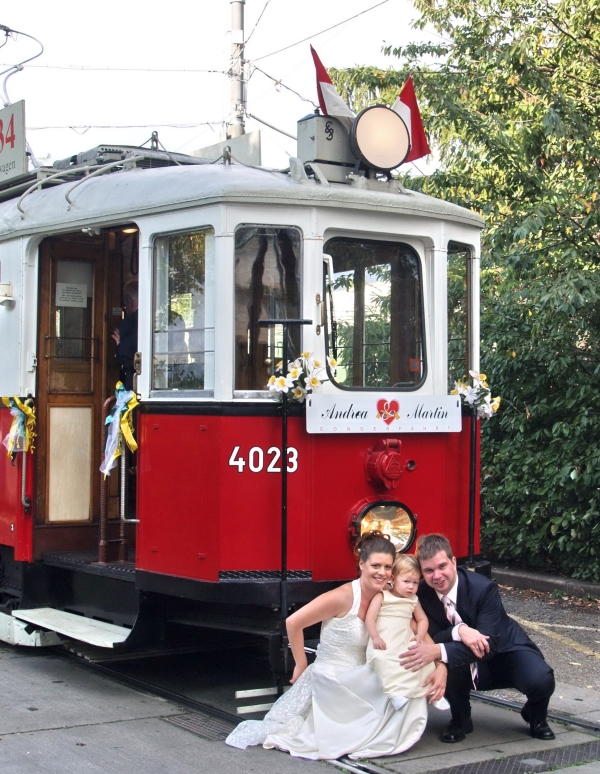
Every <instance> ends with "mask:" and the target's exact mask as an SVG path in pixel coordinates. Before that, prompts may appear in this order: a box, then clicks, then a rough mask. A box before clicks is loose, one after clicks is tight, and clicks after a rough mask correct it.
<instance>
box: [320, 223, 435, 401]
mask: <svg viewBox="0 0 600 774" xmlns="http://www.w3.org/2000/svg"><path fill="white" fill-rule="evenodd" d="M325 252H326V253H327V254H328V255H330V256H331V257H332V260H333V277H330V278H329V282H328V286H327V348H328V354H329V356H330V357H334V358H335V360H336V361H337V368H336V370H335V375H333V374H332V378H333V381H334V382H335V383H337V384H338V385H339V386H340V387H345V388H347V389H352V388H355V389H358V388H361V389H365V388H366V389H369V388H371V389H379V390H381V389H395V390H410V389H415V388H416V387H418V386H419V384H421V382H422V381H423V379H424V378H425V344H424V330H423V302H422V288H421V263H420V260H419V256H418V255H417V253H416V252H415V251H414V250H413V249H412V248H411V247H409V246H408V245H405V244H402V243H398V242H379V241H374V240H361V239H346V238H335V239H331V240H329V242H327V244H326V245H325Z"/></svg>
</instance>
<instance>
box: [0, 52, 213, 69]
mask: <svg viewBox="0 0 600 774" xmlns="http://www.w3.org/2000/svg"><path fill="white" fill-rule="evenodd" d="M0 48H1V46H0ZM4 66H5V65H4V64H0V67H4ZM24 66H25V67H38V68H45V69H47V70H74V71H75V72H78V71H79V72H112V73H218V74H219V75H227V71H226V70H195V69H175V68H167V67H161V68H154V67H92V66H88V65H43V64H40V65H36V64H34V65H24Z"/></svg>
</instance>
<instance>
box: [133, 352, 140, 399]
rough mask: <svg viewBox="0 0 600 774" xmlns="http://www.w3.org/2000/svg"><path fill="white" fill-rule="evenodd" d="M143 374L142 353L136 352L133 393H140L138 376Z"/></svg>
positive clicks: (134, 357)
mask: <svg viewBox="0 0 600 774" xmlns="http://www.w3.org/2000/svg"><path fill="white" fill-rule="evenodd" d="M141 373H142V353H141V352H136V353H135V355H134V356H133V391H134V392H135V393H138V392H139V390H138V376H140V375H141Z"/></svg>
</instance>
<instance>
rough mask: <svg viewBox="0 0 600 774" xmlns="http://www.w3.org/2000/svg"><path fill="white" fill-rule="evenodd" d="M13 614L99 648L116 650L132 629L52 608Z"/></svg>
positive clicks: (18, 611) (16, 611)
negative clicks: (115, 647)
mask: <svg viewBox="0 0 600 774" xmlns="http://www.w3.org/2000/svg"><path fill="white" fill-rule="evenodd" d="M12 614H13V616H14V617H15V618H18V619H19V620H21V621H27V622H28V623H30V624H34V625H35V626H41V627H42V628H43V629H49V630H50V631H52V632H57V633H58V634H62V635H63V636H65V637H69V638H70V639H72V640H78V641H79V642H87V643H88V644H89V645H95V646H96V647H99V648H114V646H115V645H117V644H119V643H121V642H124V641H125V640H126V639H127V637H128V636H129V634H130V633H131V629H126V628H125V627H123V626H115V624H111V623H106V622H105V621H96V620H95V619H94V618H85V617H84V616H82V615H76V614H75V613H66V612H65V611H64V610H55V609H54V608H52V607H38V608H35V609H32V610H13V611H12Z"/></svg>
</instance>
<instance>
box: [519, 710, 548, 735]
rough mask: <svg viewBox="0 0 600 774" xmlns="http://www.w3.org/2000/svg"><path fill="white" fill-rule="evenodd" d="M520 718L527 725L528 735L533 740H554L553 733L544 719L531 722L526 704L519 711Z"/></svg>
mask: <svg viewBox="0 0 600 774" xmlns="http://www.w3.org/2000/svg"><path fill="white" fill-rule="evenodd" d="M521 717H522V718H523V720H524V721H525V722H526V723H529V733H530V734H531V736H532V737H533V738H534V739H543V740H545V741H550V740H551V739H554V738H555V736H554V731H553V730H552V729H551V728H550V726H549V725H548V722H547V721H546V719H545V718H544V720H533V718H532V717H531V712H530V711H529V706H528V705H527V704H525V705H524V706H523V709H522V710H521Z"/></svg>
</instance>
